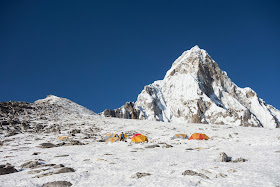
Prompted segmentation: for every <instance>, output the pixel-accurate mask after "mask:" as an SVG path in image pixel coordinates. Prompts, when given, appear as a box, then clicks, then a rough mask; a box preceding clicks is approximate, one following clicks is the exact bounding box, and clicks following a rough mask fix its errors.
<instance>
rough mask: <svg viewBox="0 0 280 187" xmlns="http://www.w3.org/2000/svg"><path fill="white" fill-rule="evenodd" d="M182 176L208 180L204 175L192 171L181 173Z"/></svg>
mask: <svg viewBox="0 0 280 187" xmlns="http://www.w3.org/2000/svg"><path fill="white" fill-rule="evenodd" d="M182 175H191V176H199V177H202V178H204V179H209V177H207V176H206V175H204V174H202V173H197V172H195V171H192V170H186V171H184V172H183V173H182Z"/></svg>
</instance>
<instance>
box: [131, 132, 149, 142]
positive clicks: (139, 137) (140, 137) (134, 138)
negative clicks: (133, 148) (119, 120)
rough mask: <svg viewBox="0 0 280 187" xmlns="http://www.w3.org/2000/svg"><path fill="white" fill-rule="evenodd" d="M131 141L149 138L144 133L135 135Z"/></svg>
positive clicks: (143, 140)
mask: <svg viewBox="0 0 280 187" xmlns="http://www.w3.org/2000/svg"><path fill="white" fill-rule="evenodd" d="M131 142H134V143H140V142H148V138H147V137H146V136H144V135H142V134H138V135H134V136H133V137H132V138H131Z"/></svg>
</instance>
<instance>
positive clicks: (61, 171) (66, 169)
mask: <svg viewBox="0 0 280 187" xmlns="http://www.w3.org/2000/svg"><path fill="white" fill-rule="evenodd" d="M69 172H75V170H74V169H73V168H61V169H59V170H57V171H55V172H53V174H60V173H69Z"/></svg>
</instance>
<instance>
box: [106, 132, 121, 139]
mask: <svg viewBox="0 0 280 187" xmlns="http://www.w3.org/2000/svg"><path fill="white" fill-rule="evenodd" d="M113 137H117V138H119V135H118V134H116V133H109V134H106V137H105V140H108V139H109V138H113Z"/></svg>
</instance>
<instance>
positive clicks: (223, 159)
mask: <svg viewBox="0 0 280 187" xmlns="http://www.w3.org/2000/svg"><path fill="white" fill-rule="evenodd" d="M218 161H219V162H228V161H229V158H228V156H227V154H226V153H224V152H222V153H220V155H219V158H218Z"/></svg>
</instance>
